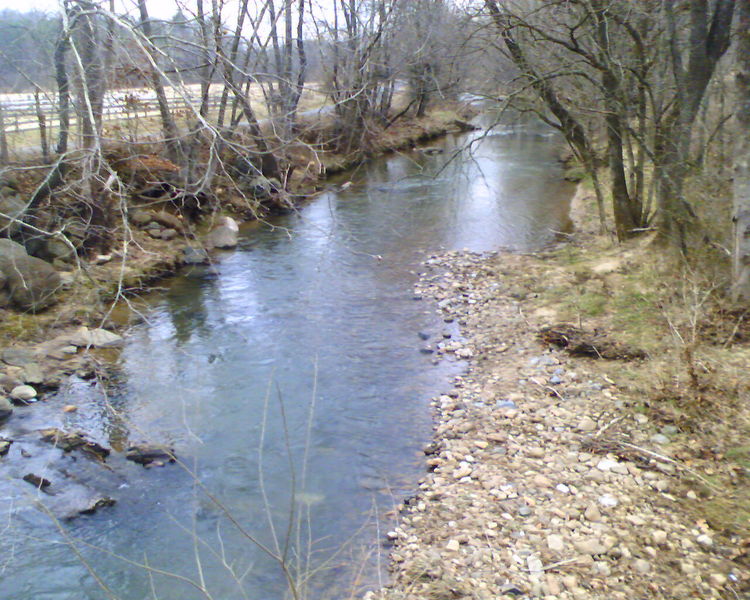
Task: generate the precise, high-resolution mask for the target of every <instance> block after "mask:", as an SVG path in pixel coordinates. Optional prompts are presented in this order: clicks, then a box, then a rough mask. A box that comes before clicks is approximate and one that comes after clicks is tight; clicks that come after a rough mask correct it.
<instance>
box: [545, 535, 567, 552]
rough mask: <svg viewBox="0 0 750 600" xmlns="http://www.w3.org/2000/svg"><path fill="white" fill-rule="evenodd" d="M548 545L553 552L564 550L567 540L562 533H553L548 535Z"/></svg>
mask: <svg viewBox="0 0 750 600" xmlns="http://www.w3.org/2000/svg"><path fill="white" fill-rule="evenodd" d="M547 547H548V548H549V549H550V550H552V551H553V552H562V551H563V549H564V548H565V541H564V540H563V537H562V536H561V535H557V534H551V535H548V536H547Z"/></svg>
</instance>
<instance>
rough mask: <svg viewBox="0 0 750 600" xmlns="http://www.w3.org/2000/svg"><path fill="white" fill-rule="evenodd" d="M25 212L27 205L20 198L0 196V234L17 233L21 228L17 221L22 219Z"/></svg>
mask: <svg viewBox="0 0 750 600" xmlns="http://www.w3.org/2000/svg"><path fill="white" fill-rule="evenodd" d="M5 189H9V188H5ZM25 210H26V203H25V202H24V201H23V200H21V199H20V198H19V197H18V196H15V195H14V196H8V195H0V232H7V233H10V234H13V233H16V232H17V231H18V230H19V228H20V227H19V225H18V222H17V221H16V219H20V218H21V216H22V215H23V213H24V212H25ZM3 215H6V216H3Z"/></svg>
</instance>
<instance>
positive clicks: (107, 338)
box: [68, 327, 123, 348]
mask: <svg viewBox="0 0 750 600" xmlns="http://www.w3.org/2000/svg"><path fill="white" fill-rule="evenodd" d="M68 341H69V342H70V344H71V345H73V346H78V347H88V346H92V347H94V348H106V347H110V346H117V345H119V344H121V343H122V341H123V339H122V336H120V335H117V334H116V333H112V332H111V331H107V330H106V329H101V328H97V329H89V328H88V327H80V328H78V329H77V330H76V331H75V332H74V333H73V334H72V335H71V336H70V337H69V338H68Z"/></svg>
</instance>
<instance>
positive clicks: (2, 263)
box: [0, 239, 61, 312]
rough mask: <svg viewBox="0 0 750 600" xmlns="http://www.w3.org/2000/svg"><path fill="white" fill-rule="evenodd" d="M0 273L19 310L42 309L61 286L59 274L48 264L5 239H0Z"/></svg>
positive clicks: (11, 298) (12, 301)
mask: <svg viewBox="0 0 750 600" xmlns="http://www.w3.org/2000/svg"><path fill="white" fill-rule="evenodd" d="M0 272H1V273H2V274H3V287H4V288H5V292H6V293H7V295H8V298H9V300H10V302H11V303H12V304H14V305H15V306H17V307H18V308H21V309H23V310H29V311H32V312H36V311H39V310H42V309H43V308H46V307H47V306H49V305H50V304H52V303H53V302H54V294H55V292H56V291H57V290H58V289H59V288H60V286H61V280H60V275H58V273H57V271H55V269H53V268H52V266H51V265H49V264H48V263H46V262H44V261H43V260H41V259H39V258H35V257H33V256H29V255H28V254H26V250H24V248H23V246H21V245H20V244H16V243H15V242H13V241H11V240H7V239H0Z"/></svg>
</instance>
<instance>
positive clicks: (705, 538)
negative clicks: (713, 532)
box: [695, 533, 714, 548]
mask: <svg viewBox="0 0 750 600" xmlns="http://www.w3.org/2000/svg"><path fill="white" fill-rule="evenodd" d="M695 541H696V542H698V544H700V545H701V546H703V547H704V548H710V547H711V546H713V545H714V541H713V539H711V536H709V535H706V534H705V533H703V534H701V535H699V536H698V537H697V538H695Z"/></svg>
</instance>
